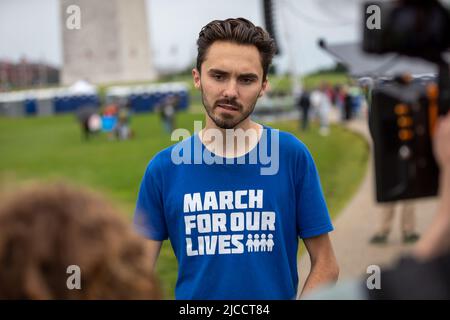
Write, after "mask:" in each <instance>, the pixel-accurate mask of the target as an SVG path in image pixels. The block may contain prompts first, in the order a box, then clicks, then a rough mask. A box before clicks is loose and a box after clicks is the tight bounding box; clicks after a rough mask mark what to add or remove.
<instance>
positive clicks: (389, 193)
mask: <svg viewBox="0 0 450 320" xmlns="http://www.w3.org/2000/svg"><path fill="white" fill-rule="evenodd" d="M364 16H365V19H364V32H363V50H364V51H366V52H368V53H376V54H383V53H392V52H394V53H398V54H400V55H407V56H412V57H419V58H422V59H425V60H427V61H430V62H433V63H434V64H436V70H437V71H438V76H437V77H418V78H413V77H410V76H407V75H399V76H397V77H396V78H394V79H390V80H382V79H377V80H376V81H375V85H374V87H373V89H372V91H371V96H370V99H369V100H370V113H369V127H370V129H371V134H372V138H373V142H374V155H375V156H374V158H375V177H376V198H377V201H378V202H389V201H396V200H403V199H413V198H419V197H427V196H434V195H436V194H437V190H438V180H439V169H438V167H437V164H436V161H435V159H434V156H433V150H432V137H433V132H434V129H435V124H436V121H437V119H438V117H439V115H443V114H446V113H447V112H448V110H449V107H450V71H449V64H448V62H447V61H446V56H445V52H446V50H447V49H448V48H449V47H450V13H449V12H448V11H447V10H446V8H444V7H443V6H442V4H441V3H439V2H438V1H433V0H427V1H420V0H409V1H408V0H405V1H389V2H386V1H382V2H370V3H366V4H365V5H364ZM377 19H378V21H377Z"/></svg>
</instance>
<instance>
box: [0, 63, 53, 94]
mask: <svg viewBox="0 0 450 320" xmlns="http://www.w3.org/2000/svg"><path fill="white" fill-rule="evenodd" d="M58 84H59V69H58V68H56V67H54V66H50V65H48V64H46V63H44V62H30V61H27V59H25V58H22V59H21V60H20V61H19V62H17V63H14V62H11V61H6V60H0V92H1V91H8V90H11V89H22V88H32V87H46V86H52V85H58Z"/></svg>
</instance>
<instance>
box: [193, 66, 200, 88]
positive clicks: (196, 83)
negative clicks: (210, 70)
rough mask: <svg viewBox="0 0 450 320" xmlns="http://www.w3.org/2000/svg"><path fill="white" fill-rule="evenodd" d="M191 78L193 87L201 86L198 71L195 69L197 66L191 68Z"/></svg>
mask: <svg viewBox="0 0 450 320" xmlns="http://www.w3.org/2000/svg"><path fill="white" fill-rule="evenodd" d="M192 78H193V80H194V87H195V88H197V89H200V87H201V82H200V72H199V71H198V70H197V68H194V69H192Z"/></svg>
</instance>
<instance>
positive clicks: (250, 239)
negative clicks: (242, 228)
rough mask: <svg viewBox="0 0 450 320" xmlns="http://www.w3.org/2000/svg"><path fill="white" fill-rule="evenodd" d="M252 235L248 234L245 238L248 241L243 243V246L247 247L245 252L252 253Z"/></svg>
mask: <svg viewBox="0 0 450 320" xmlns="http://www.w3.org/2000/svg"><path fill="white" fill-rule="evenodd" d="M252 237H253V236H252V235H251V234H249V235H248V236H247V238H248V240H247V242H246V243H245V245H246V246H247V251H248V252H253V239H252Z"/></svg>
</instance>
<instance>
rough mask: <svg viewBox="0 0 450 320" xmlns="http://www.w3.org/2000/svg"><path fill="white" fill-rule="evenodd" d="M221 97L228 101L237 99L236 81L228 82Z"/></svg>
mask: <svg viewBox="0 0 450 320" xmlns="http://www.w3.org/2000/svg"><path fill="white" fill-rule="evenodd" d="M223 95H224V97H225V98H228V99H233V98H237V96H238V87H237V81H235V80H230V81H228V82H227V84H226V87H225V90H224V91H223Z"/></svg>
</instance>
